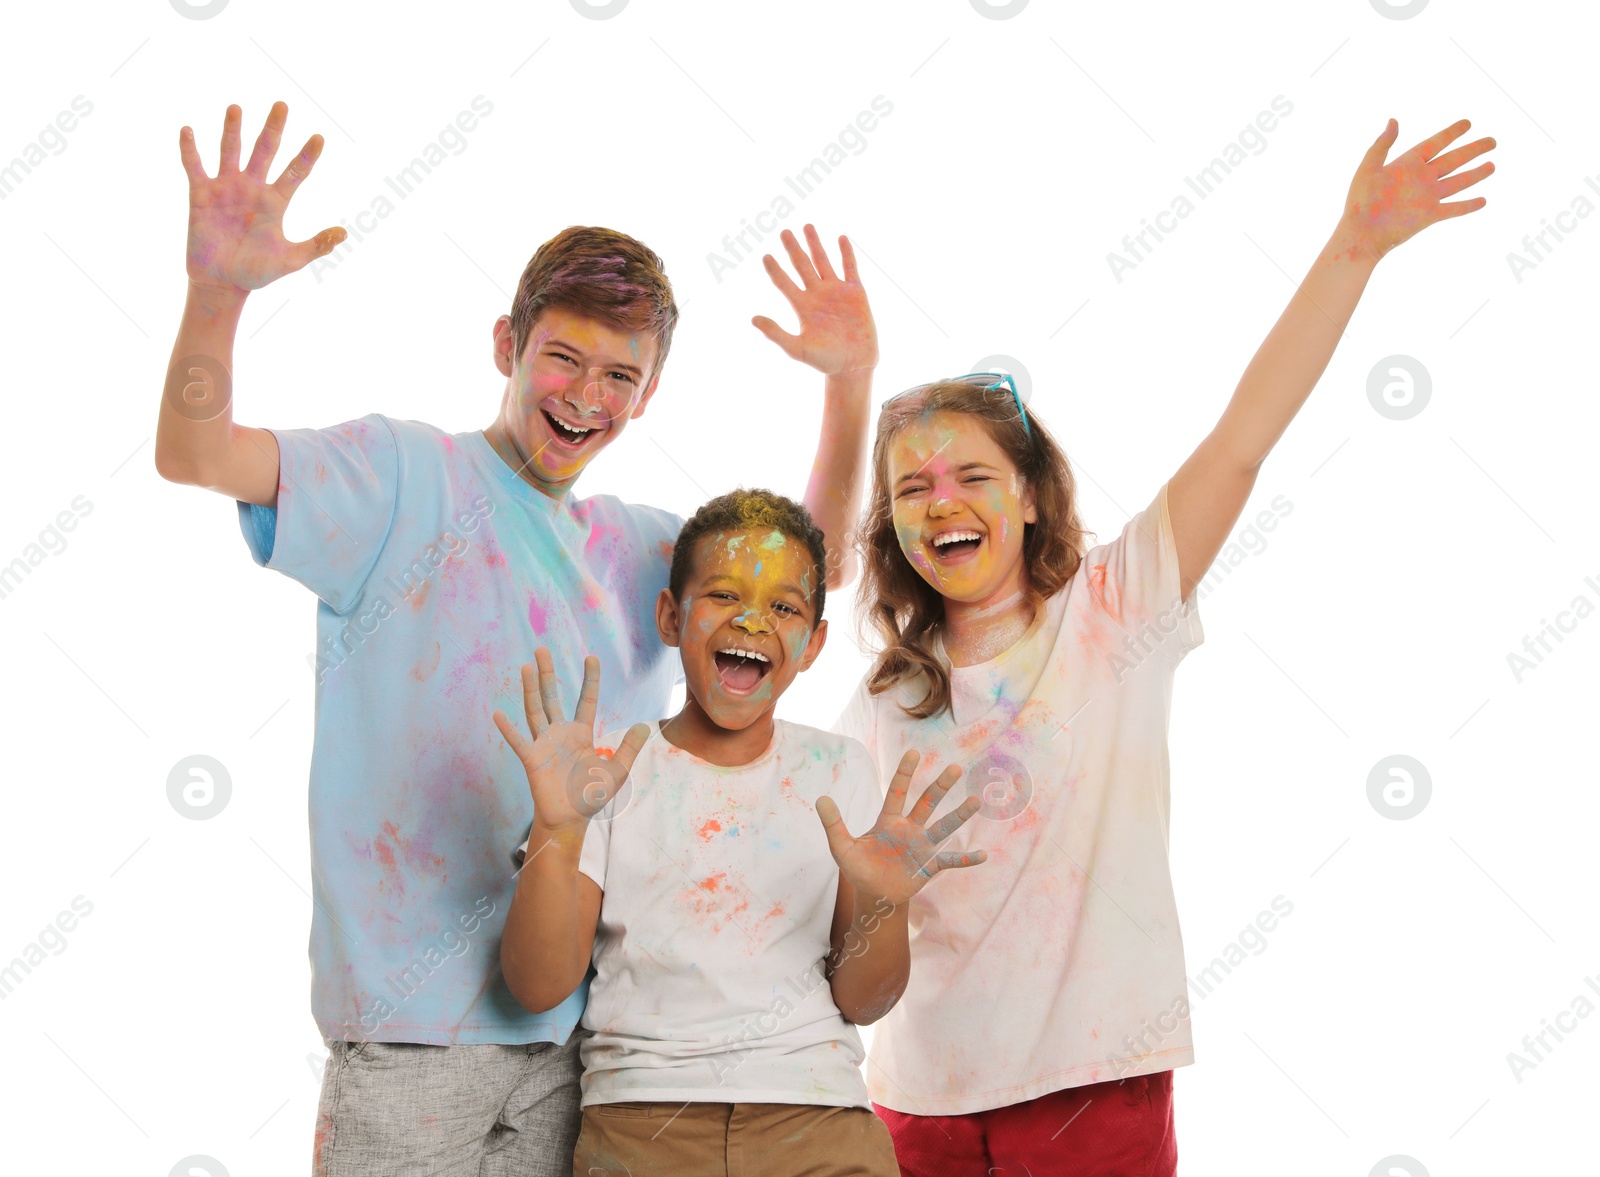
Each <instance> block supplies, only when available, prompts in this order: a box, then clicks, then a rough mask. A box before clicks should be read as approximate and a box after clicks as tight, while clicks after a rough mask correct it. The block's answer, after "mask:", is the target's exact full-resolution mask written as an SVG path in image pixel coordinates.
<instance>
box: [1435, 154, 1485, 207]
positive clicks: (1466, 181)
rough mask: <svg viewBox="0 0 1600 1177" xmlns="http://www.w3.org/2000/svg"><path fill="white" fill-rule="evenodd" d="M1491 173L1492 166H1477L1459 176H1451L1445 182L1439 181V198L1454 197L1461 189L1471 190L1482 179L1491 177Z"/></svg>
mask: <svg viewBox="0 0 1600 1177" xmlns="http://www.w3.org/2000/svg"><path fill="white" fill-rule="evenodd" d="M1493 173H1494V164H1492V163H1485V164H1480V165H1478V166H1477V167H1475V168H1473V169H1472V170H1471V171H1468V172H1462V173H1461V174H1460V175H1459V176H1451V177H1450V178H1449V179H1447V180H1440V181H1439V196H1440V198H1441V199H1442V198H1444V197H1446V196H1454V195H1455V194H1456V193H1457V192H1460V191H1461V190H1462V189H1463V188H1471V187H1472V186H1473V185H1474V184H1476V183H1477V182H1478V181H1479V180H1481V179H1483V178H1484V177H1485V176H1489V175H1492V174H1493Z"/></svg>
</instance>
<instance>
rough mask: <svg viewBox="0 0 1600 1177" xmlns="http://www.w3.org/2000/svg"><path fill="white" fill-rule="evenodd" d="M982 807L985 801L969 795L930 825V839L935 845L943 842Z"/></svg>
mask: <svg viewBox="0 0 1600 1177" xmlns="http://www.w3.org/2000/svg"><path fill="white" fill-rule="evenodd" d="M982 808H983V802H981V801H979V800H978V799H977V798H976V797H968V798H967V799H966V800H965V801H963V802H962V803H961V804H960V805H958V806H956V807H955V808H954V809H952V810H951V811H950V812H949V813H947V814H945V815H944V816H943V817H941V818H940V819H939V820H938V821H936V822H934V823H933V824H932V825H931V826H929V827H928V840H929V841H930V842H932V843H934V844H935V845H937V844H938V843H940V842H943V841H944V840H945V839H946V838H948V837H949V836H950V835H951V834H953V833H955V832H956V831H957V830H959V829H960V828H961V827H962V826H964V825H966V824H967V822H968V821H969V820H970V819H971V818H972V815H973V814H975V813H977V812H978V810H980V809H982Z"/></svg>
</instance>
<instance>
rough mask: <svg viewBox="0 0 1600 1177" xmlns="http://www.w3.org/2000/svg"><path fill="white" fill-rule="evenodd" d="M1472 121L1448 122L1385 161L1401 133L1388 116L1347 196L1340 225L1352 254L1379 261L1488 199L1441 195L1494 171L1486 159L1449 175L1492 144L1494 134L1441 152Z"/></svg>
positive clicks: (1454, 190) (1469, 184)
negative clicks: (1451, 198) (1436, 224)
mask: <svg viewBox="0 0 1600 1177" xmlns="http://www.w3.org/2000/svg"><path fill="white" fill-rule="evenodd" d="M1471 126H1472V124H1471V123H1470V122H1469V121H1468V120H1466V119H1462V120H1461V121H1460V122H1457V123H1452V124H1451V125H1450V126H1448V127H1446V128H1445V129H1444V130H1442V131H1440V132H1439V133H1438V134H1437V135H1434V136H1433V137H1432V138H1429V139H1424V140H1423V141H1422V142H1421V143H1418V144H1417V145H1416V146H1415V147H1413V148H1411V150H1410V151H1407V152H1405V153H1404V154H1402V155H1399V156H1396V157H1395V159H1394V161H1393V162H1392V163H1389V164H1385V163H1384V162H1383V161H1384V158H1385V157H1386V156H1387V155H1388V153H1389V148H1391V147H1393V146H1394V141H1395V139H1396V138H1397V137H1398V136H1399V134H1400V124H1399V123H1397V122H1395V120H1394V119H1390V120H1389V125H1388V126H1387V127H1386V128H1384V132H1383V134H1381V135H1379V136H1378V138H1377V141H1376V142H1374V143H1373V145H1372V146H1371V147H1370V148H1368V150H1367V154H1366V155H1365V156H1364V157H1363V158H1362V160H1361V166H1360V167H1358V168H1357V169H1356V174H1355V179H1353V180H1352V181H1351V182H1350V193H1349V195H1348V196H1347V197H1346V199H1345V209H1344V216H1343V217H1342V218H1341V227H1342V228H1343V229H1344V230H1345V234H1344V236H1345V240H1346V241H1347V243H1348V248H1349V249H1350V250H1351V251H1352V254H1353V255H1360V256H1365V257H1368V258H1371V259H1372V260H1373V261H1377V260H1378V259H1379V258H1381V257H1383V255H1384V254H1386V253H1388V252H1389V251H1390V250H1391V249H1393V248H1394V247H1395V246H1397V245H1399V244H1400V243H1401V242H1403V241H1406V240H1409V239H1410V238H1411V237H1413V236H1415V235H1416V234H1417V233H1419V232H1421V231H1422V230H1423V229H1425V228H1427V227H1428V226H1429V225H1431V224H1433V223H1434V222H1435V221H1442V220H1447V219H1448V218H1450V217H1459V216H1465V215H1466V214H1467V213H1471V212H1477V211H1478V210H1479V209H1480V208H1482V207H1483V206H1484V205H1485V204H1487V203H1488V201H1486V200H1485V199H1484V198H1483V197H1481V196H1476V197H1473V198H1472V199H1471V200H1457V201H1451V202H1449V203H1445V197H1447V196H1453V195H1455V194H1456V193H1457V192H1460V191H1461V190H1462V189H1464V188H1470V187H1471V186H1472V185H1474V184H1476V183H1477V182H1478V181H1479V180H1481V179H1483V178H1484V177H1485V176H1488V175H1490V174H1491V173H1493V171H1494V164H1493V163H1484V164H1481V165H1480V166H1478V167H1475V168H1473V169H1472V170H1471V171H1466V172H1461V173H1460V174H1459V175H1451V173H1452V172H1454V171H1455V170H1456V169H1457V168H1459V167H1460V166H1461V165H1462V164H1464V163H1466V162H1467V161H1468V160H1470V159H1475V158H1477V157H1478V156H1480V155H1482V154H1483V153H1484V152H1486V151H1488V150H1490V149H1491V148H1493V147H1494V146H1495V141H1494V140H1493V139H1479V140H1477V141H1476V142H1473V143H1468V144H1466V145H1465V146H1464V147H1457V148H1456V149H1455V150H1454V151H1445V152H1444V154H1442V155H1441V154H1440V152H1441V151H1443V150H1444V148H1445V146H1446V145H1447V144H1449V143H1450V142H1452V141H1453V140H1455V139H1459V138H1460V137H1461V136H1462V135H1463V134H1465V133H1466V131H1467V129H1468V128H1469V127H1471Z"/></svg>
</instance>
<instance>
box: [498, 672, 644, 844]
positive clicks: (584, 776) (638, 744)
mask: <svg viewBox="0 0 1600 1177" xmlns="http://www.w3.org/2000/svg"><path fill="white" fill-rule="evenodd" d="M533 657H534V661H535V662H536V663H538V670H537V679H536V678H535V668H534V667H532V666H524V667H523V668H522V706H523V710H524V711H525V712H526V714H527V717H528V730H529V731H530V732H532V733H533V738H532V739H531V740H530V739H529V738H528V737H527V736H525V735H523V734H522V732H521V730H520V729H519V728H518V727H517V726H516V724H514V723H512V722H511V720H509V719H507V718H506V714H505V712H503V711H496V712H495V713H494V722H495V726H496V727H498V728H499V729H500V734H501V735H503V736H505V738H506V742H507V743H508V744H510V745H511V749H512V751H514V752H515V753H516V754H517V758H518V759H519V760H521V761H522V767H523V770H524V771H525V772H526V773H527V774H528V787H529V788H530V790H531V791H532V793H533V822H534V829H535V831H542V832H544V833H546V834H556V833H562V832H569V833H570V832H572V831H576V830H582V829H583V828H584V827H585V826H586V825H587V823H588V821H589V819H590V818H591V817H593V816H594V815H595V814H596V813H598V812H599V811H600V810H601V809H604V808H605V806H606V803H607V802H608V801H610V800H611V799H612V798H613V797H615V796H616V795H617V794H618V793H619V792H621V791H622V786H623V785H624V784H625V783H626V782H627V779H628V771H629V770H630V769H631V768H632V767H633V762H634V760H635V759H636V758H637V757H638V755H639V749H641V748H643V747H644V744H645V741H646V740H648V739H649V738H650V728H649V727H648V726H647V725H645V724H642V723H636V724H634V725H633V727H631V728H629V729H628V732H627V734H626V735H625V736H624V737H623V740H622V743H621V744H620V745H619V746H618V748H617V750H616V751H615V752H614V753H613V754H612V755H611V757H610V758H606V757H602V756H601V755H600V754H599V753H598V752H596V751H595V746H594V717H595V711H596V709H597V707H598V706H599V702H600V659H598V658H596V657H594V656H593V655H590V656H589V657H588V658H585V659H584V660H583V689H582V691H581V692H580V693H579V695H578V706H577V708H576V710H575V711H574V712H573V717H572V719H570V720H563V719H562V707H561V689H560V685H559V684H558V683H557V681H556V672H555V667H554V665H553V663H552V662H551V659H550V651H549V650H547V649H545V648H544V647H542V646H541V647H540V648H539V649H538V650H536V651H535V652H534V655H533Z"/></svg>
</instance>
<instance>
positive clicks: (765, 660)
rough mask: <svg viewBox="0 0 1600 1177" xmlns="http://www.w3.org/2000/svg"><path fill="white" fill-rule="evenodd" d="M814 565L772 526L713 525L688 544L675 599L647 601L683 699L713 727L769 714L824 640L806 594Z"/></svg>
mask: <svg viewBox="0 0 1600 1177" xmlns="http://www.w3.org/2000/svg"><path fill="white" fill-rule="evenodd" d="M815 576H816V571H815V564H814V561H813V557H812V555H811V552H810V550H809V549H808V548H807V547H806V545H805V544H804V543H802V542H801V541H800V540H797V539H795V538H794V537H792V536H788V535H785V534H784V533H783V532H781V531H777V530H774V529H773V528H771V527H755V528H750V529H748V530H729V531H713V532H710V533H709V534H707V535H705V536H703V537H702V538H701V539H700V540H699V541H698V544H697V550H696V552H695V556H694V560H693V563H692V566H691V569H690V572H689V576H688V578H687V579H686V580H685V581H684V586H683V598H682V600H681V601H680V600H677V599H675V598H674V597H673V595H672V593H671V591H670V590H663V591H662V593H661V597H660V598H659V600H658V601H657V603H656V626H657V628H658V630H659V631H660V633H661V640H662V641H664V642H666V643H667V645H669V646H676V647H678V651H679V654H680V655H681V657H682V659H683V677H684V680H685V683H686V686H687V690H688V694H689V697H690V699H691V700H692V701H693V702H694V703H695V704H697V705H698V706H699V708H700V709H701V710H702V711H704V712H705V714H706V715H707V716H708V717H709V718H710V719H711V721H712V722H713V723H714V724H715V725H716V726H717V727H720V728H724V729H729V730H742V729H744V728H747V727H749V726H750V725H751V724H752V723H755V722H756V721H757V720H758V719H761V718H762V717H763V716H766V715H770V713H771V711H772V708H773V706H774V705H775V704H776V703H777V701H778V698H779V696H781V695H782V694H783V692H784V691H785V690H787V689H788V687H789V684H790V683H791V682H793V681H794V677H795V675H797V674H799V673H800V672H801V671H802V670H805V669H807V668H808V667H810V665H811V663H812V662H813V661H815V659H816V657H817V655H818V654H819V653H821V651H822V646H823V643H824V642H825V641H826V640H827V635H828V623H827V622H826V621H821V622H819V621H817V620H816V608H815V604H814V600H813V596H812V593H811V588H812V585H813V584H814V582H815Z"/></svg>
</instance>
